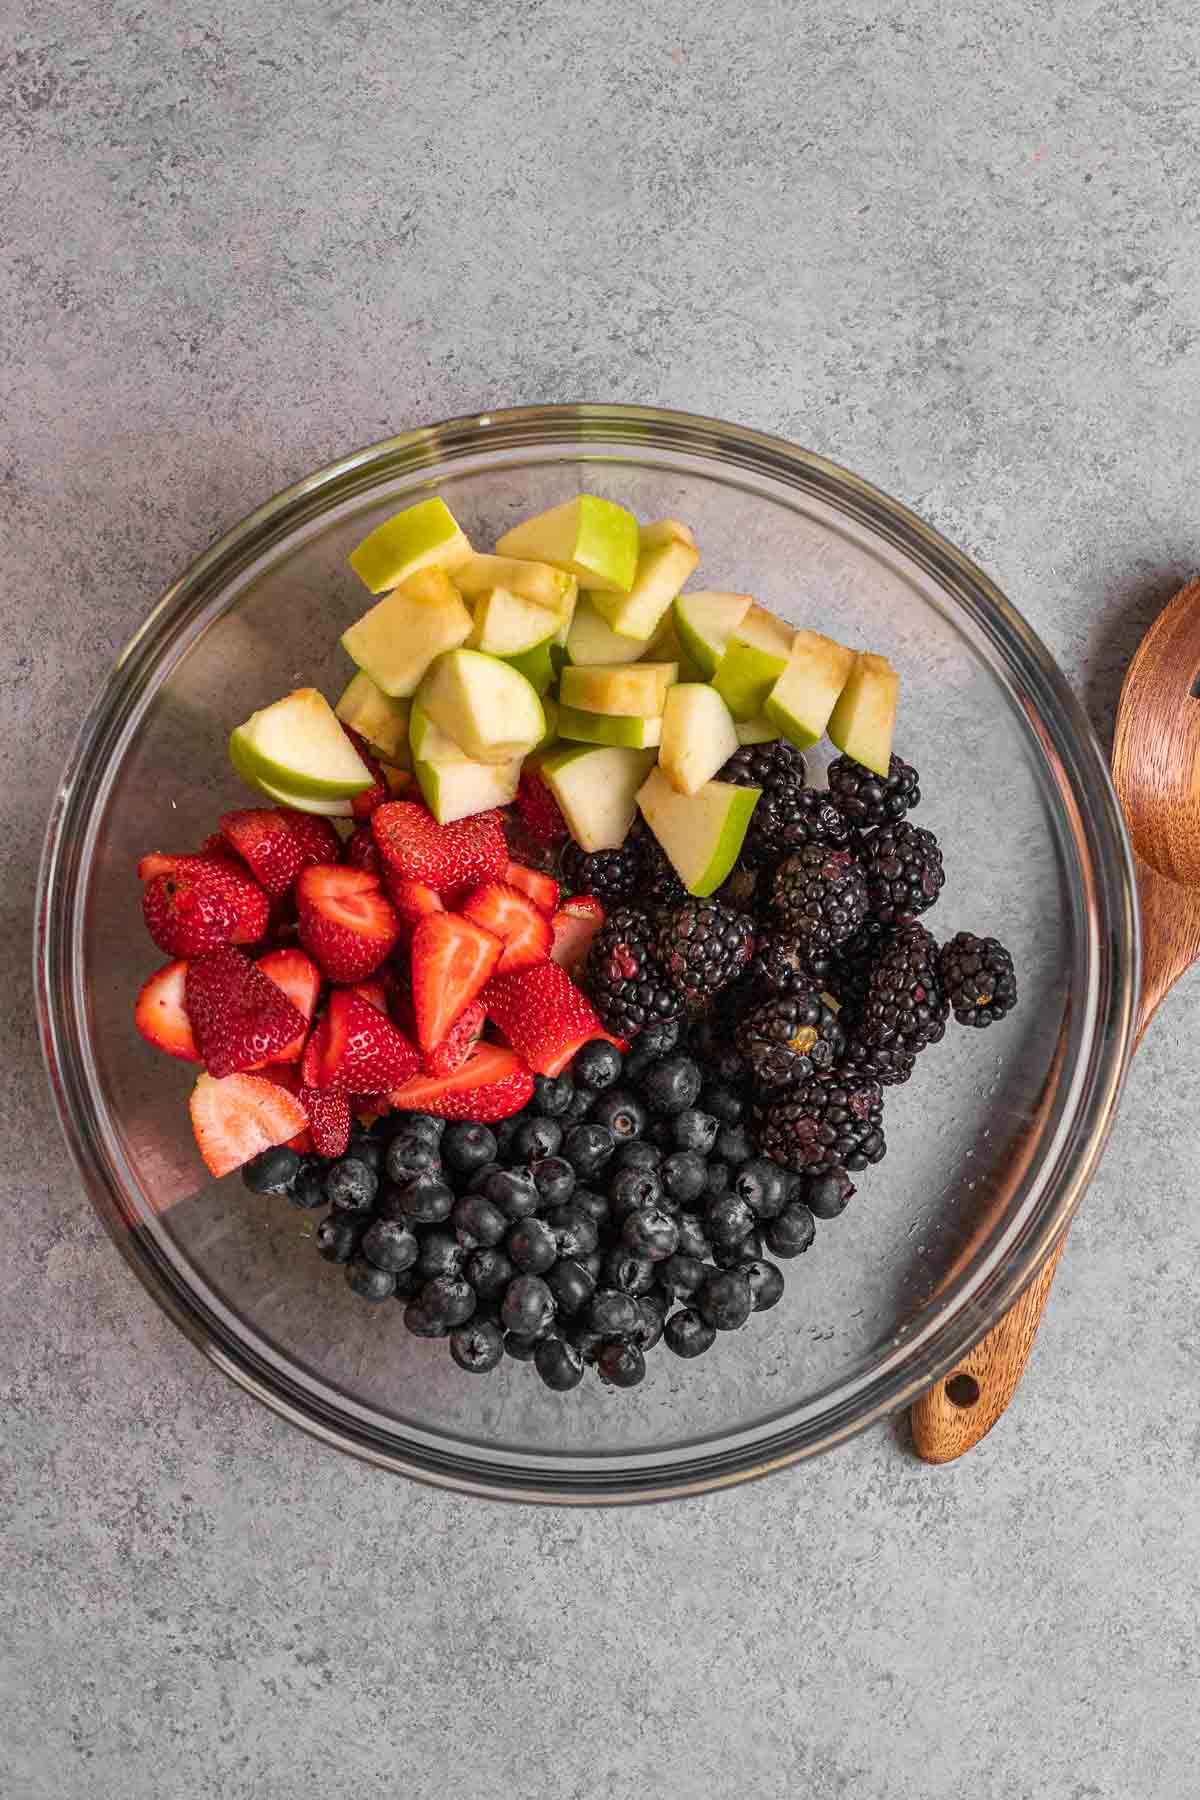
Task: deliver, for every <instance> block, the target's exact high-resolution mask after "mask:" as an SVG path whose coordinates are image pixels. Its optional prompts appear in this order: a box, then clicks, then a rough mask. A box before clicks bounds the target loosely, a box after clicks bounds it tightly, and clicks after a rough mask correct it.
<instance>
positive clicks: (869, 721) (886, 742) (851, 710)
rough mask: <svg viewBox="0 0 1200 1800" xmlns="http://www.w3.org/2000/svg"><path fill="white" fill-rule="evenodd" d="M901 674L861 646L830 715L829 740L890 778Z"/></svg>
mask: <svg viewBox="0 0 1200 1800" xmlns="http://www.w3.org/2000/svg"><path fill="white" fill-rule="evenodd" d="M899 693H900V677H899V675H897V673H896V671H895V669H893V668H892V665H891V664H890V663H889V662H888V660H887V658H886V657H884V656H873V655H872V654H871V652H870V651H869V650H861V651H859V653H858V654H857V655H856V656H855V658H854V666H853V667H852V669H851V670H850V674H849V676H848V678H847V680H846V685H845V687H844V688H843V689H842V691H841V694H840V695H839V696H838V702H837V705H836V706H835V707H834V709H833V712H832V713H831V715H830V719H829V726H828V733H829V741H830V743H831V744H833V745H835V746H836V748H837V749H839V750H840V751H841V752H842V755H843V756H852V757H853V758H854V760H855V762H860V763H862V765H863V767H864V768H865V769H870V770H872V771H873V773H874V774H876V775H882V776H884V777H885V778H886V776H887V773H888V768H889V765H890V762H891V755H892V737H893V734H894V732H895V729H896V703H897V699H898V697H899Z"/></svg>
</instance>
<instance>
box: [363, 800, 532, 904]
mask: <svg viewBox="0 0 1200 1800" xmlns="http://www.w3.org/2000/svg"><path fill="white" fill-rule="evenodd" d="M371 830H372V831H373V832H374V833H375V841H376V843H377V844H378V845H379V849H380V852H381V853H382V855H383V859H384V861H385V862H386V863H387V864H389V866H390V867H391V869H392V871H393V873H394V874H395V875H396V877H397V878H398V879H399V880H401V881H419V882H423V883H424V884H425V885H426V886H427V887H431V888H435V889H436V890H437V892H438V893H439V894H445V893H446V892H447V890H448V889H450V888H455V887H461V886H462V885H463V883H464V882H480V881H489V880H492V879H494V878H496V877H498V876H500V875H501V874H503V872H504V865H505V864H506V863H507V861H508V846H507V844H506V843H505V839H504V824H503V820H502V819H501V817H500V814H499V813H498V812H486V813H475V814H473V815H472V817H470V818H469V819H459V820H457V821H456V822H455V823H454V824H453V825H439V824H438V822H437V820H436V819H435V818H434V816H433V814H432V813H431V812H430V811H429V808H428V807H426V806H422V805H420V803H419V802H417V801H415V800H390V801H388V803H387V804H386V805H385V806H381V807H379V808H377V810H376V811H375V812H374V813H373V814H372V817H371Z"/></svg>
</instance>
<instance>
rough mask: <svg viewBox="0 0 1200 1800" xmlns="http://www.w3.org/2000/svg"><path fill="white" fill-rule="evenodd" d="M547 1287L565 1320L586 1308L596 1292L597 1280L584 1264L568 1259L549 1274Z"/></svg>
mask: <svg viewBox="0 0 1200 1800" xmlns="http://www.w3.org/2000/svg"><path fill="white" fill-rule="evenodd" d="M546 1286H547V1287H548V1288H549V1289H550V1292H551V1293H552V1294H553V1295H554V1303H555V1305H556V1306H557V1308H558V1310H559V1313H560V1314H561V1316H562V1317H563V1318H565V1319H569V1318H573V1317H574V1315H575V1314H576V1313H577V1312H578V1311H579V1310H580V1308H581V1307H583V1306H586V1305H587V1303H588V1301H589V1300H590V1299H591V1297H592V1295H593V1294H594V1293H595V1291H596V1278H595V1276H594V1275H592V1274H591V1273H589V1271H588V1270H587V1269H585V1268H584V1266H583V1264H582V1263H579V1262H575V1261H574V1260H570V1259H568V1260H567V1261H565V1262H557V1263H555V1265H554V1267H553V1268H552V1269H550V1270H549V1271H548V1272H547V1275H546Z"/></svg>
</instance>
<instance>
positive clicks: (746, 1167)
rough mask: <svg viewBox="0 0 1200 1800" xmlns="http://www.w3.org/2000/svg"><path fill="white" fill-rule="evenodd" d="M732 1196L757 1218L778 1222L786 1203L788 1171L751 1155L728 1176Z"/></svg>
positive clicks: (764, 1157)
mask: <svg viewBox="0 0 1200 1800" xmlns="http://www.w3.org/2000/svg"><path fill="white" fill-rule="evenodd" d="M731 1182H732V1186H733V1191H734V1193H735V1194H736V1195H737V1196H738V1198H739V1199H741V1200H744V1201H745V1202H746V1205H747V1206H748V1207H749V1208H750V1210H751V1211H752V1212H753V1213H754V1214H755V1215H756V1216H757V1217H758V1218H760V1219H777V1218H778V1217H779V1215H780V1213H781V1212H782V1211H783V1209H784V1207H785V1206H786V1205H787V1202H788V1172H787V1170H786V1169H781V1168H780V1166H779V1164H778V1163H775V1162H772V1161H771V1159H770V1157H767V1156H752V1157H751V1158H750V1160H749V1161H748V1162H744V1163H742V1164H741V1165H740V1167H739V1168H736V1169H734V1171H733V1174H732V1176H731Z"/></svg>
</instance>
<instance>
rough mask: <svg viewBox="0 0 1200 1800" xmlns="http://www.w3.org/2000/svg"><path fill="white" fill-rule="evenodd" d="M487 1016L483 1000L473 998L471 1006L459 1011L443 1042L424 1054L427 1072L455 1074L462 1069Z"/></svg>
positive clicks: (424, 1065)
mask: <svg viewBox="0 0 1200 1800" xmlns="http://www.w3.org/2000/svg"><path fill="white" fill-rule="evenodd" d="M486 1018H487V1014H486V1012H485V1011H484V1006H483V1001H482V1000H472V1002H471V1004H470V1006H468V1007H467V1008H465V1010H464V1011H463V1012H461V1013H459V1015H458V1018H457V1019H456V1020H455V1021H454V1024H453V1025H452V1026H451V1027H450V1029H449V1031H448V1032H447V1033H446V1036H445V1037H444V1038H443V1039H442V1041H441V1043H440V1044H435V1045H434V1046H433V1048H432V1050H426V1051H425V1052H424V1054H423V1055H422V1057H421V1068H422V1069H423V1071H424V1072H425V1074H426V1075H453V1073H454V1071H455V1070H456V1069H461V1067H462V1065H463V1064H464V1063H465V1062H466V1060H467V1058H468V1056H470V1054H471V1052H472V1050H473V1049H474V1048H475V1045H476V1043H477V1041H478V1039H479V1036H480V1034H481V1032H482V1031H483V1027H484V1022H485V1020H486Z"/></svg>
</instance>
